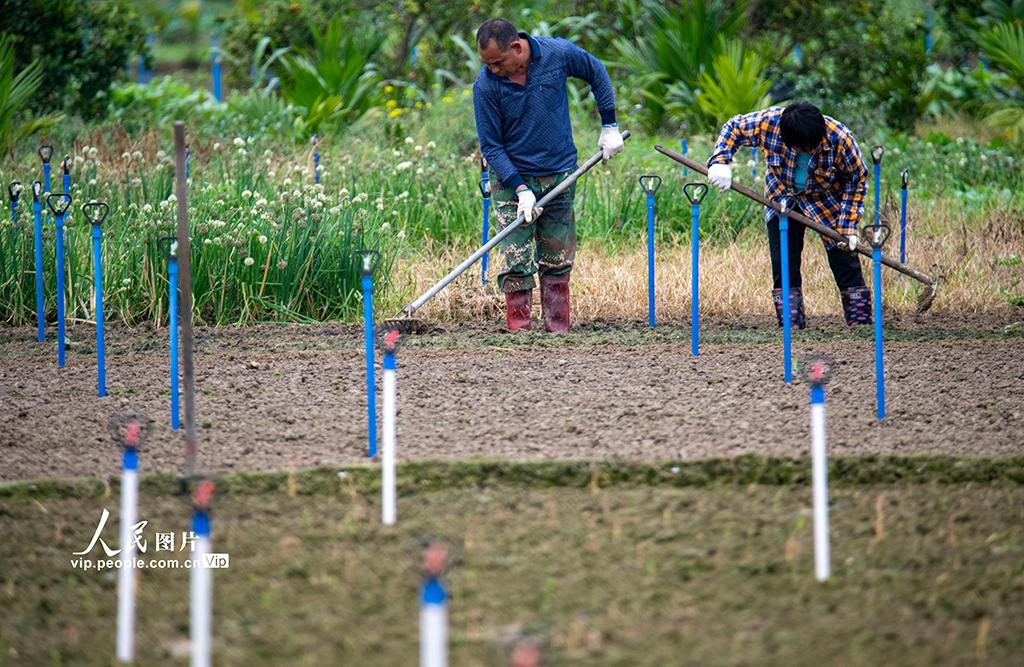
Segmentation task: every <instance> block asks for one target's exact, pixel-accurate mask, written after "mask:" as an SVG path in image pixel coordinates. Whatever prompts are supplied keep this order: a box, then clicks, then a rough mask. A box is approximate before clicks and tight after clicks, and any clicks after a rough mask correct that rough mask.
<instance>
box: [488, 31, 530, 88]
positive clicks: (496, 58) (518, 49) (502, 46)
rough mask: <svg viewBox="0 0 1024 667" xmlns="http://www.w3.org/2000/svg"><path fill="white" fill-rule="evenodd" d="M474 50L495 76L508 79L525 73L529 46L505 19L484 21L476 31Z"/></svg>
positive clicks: (528, 57)
mask: <svg viewBox="0 0 1024 667" xmlns="http://www.w3.org/2000/svg"><path fill="white" fill-rule="evenodd" d="M476 50H477V53H479V54H480V58H481V59H482V60H483V61H484V65H486V66H487V69H489V70H491V73H492V74H494V75H495V76H503V77H510V76H515V75H517V74H522V73H523V72H525V71H526V65H527V63H528V62H529V60H530V44H529V42H527V41H526V40H525V39H523V38H522V37H520V36H519V33H518V32H517V31H516V28H515V26H514V25H512V24H511V23H509V22H508V21H506V20H505V19H490V20H488V21H485V22H484V24H483V25H482V26H480V29H479V30H477V31H476Z"/></svg>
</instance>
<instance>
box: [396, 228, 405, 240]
mask: <svg viewBox="0 0 1024 667" xmlns="http://www.w3.org/2000/svg"><path fill="white" fill-rule="evenodd" d="M395 237H396V238H397V239H398V240H399V241H401V240H402V239H404V238H405V230H404V229H399V230H398V234H396V235H395Z"/></svg>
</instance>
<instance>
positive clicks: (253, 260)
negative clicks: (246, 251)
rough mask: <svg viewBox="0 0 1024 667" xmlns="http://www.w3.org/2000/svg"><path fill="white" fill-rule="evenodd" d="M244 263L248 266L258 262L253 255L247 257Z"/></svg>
mask: <svg viewBox="0 0 1024 667" xmlns="http://www.w3.org/2000/svg"><path fill="white" fill-rule="evenodd" d="M242 263H243V264H245V265H246V266H252V265H253V264H255V263H256V260H255V259H253V258H252V257H246V258H245V261H244V262H242Z"/></svg>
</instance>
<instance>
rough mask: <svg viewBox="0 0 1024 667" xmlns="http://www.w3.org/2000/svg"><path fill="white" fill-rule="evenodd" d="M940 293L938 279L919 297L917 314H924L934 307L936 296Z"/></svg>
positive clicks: (927, 286) (926, 286) (925, 287)
mask: <svg viewBox="0 0 1024 667" xmlns="http://www.w3.org/2000/svg"><path fill="white" fill-rule="evenodd" d="M938 291H939V281H938V279H936V280H935V282H933V283H931V284H930V285H925V286H924V289H923V290H921V293H920V294H918V295H917V312H919V313H923V312H925V311H926V310H928V309H929V308H931V307H932V304H933V303H934V302H935V295H936V294H937V293H938Z"/></svg>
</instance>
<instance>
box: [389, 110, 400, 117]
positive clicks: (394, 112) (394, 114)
mask: <svg viewBox="0 0 1024 667" xmlns="http://www.w3.org/2000/svg"><path fill="white" fill-rule="evenodd" d="M401 115H402V110H401V109H392V110H391V111H390V112H389V113H388V118H398V117H399V116H401Z"/></svg>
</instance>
